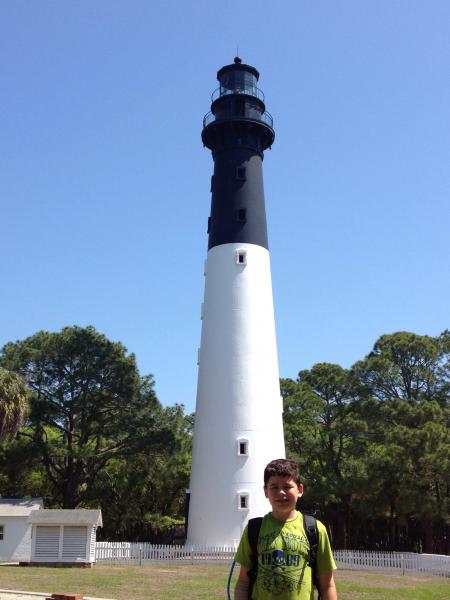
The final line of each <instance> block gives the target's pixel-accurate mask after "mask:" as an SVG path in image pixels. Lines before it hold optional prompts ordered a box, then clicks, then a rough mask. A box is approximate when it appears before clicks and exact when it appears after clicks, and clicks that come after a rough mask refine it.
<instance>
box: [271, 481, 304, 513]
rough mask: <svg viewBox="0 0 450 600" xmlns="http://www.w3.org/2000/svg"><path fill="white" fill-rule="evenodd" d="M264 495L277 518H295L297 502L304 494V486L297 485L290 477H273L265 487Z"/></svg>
mask: <svg viewBox="0 0 450 600" xmlns="http://www.w3.org/2000/svg"><path fill="white" fill-rule="evenodd" d="M264 493H265V495H266V498H268V500H269V502H270V504H271V506H272V514H273V516H274V517H275V518H281V519H286V518H293V517H294V516H295V512H296V511H295V506H296V504H297V500H298V498H299V497H300V496H301V495H302V494H303V485H302V484H301V483H300V484H297V483H295V481H294V480H293V479H292V478H291V477H289V476H283V475H272V477H270V478H269V481H268V482H267V483H266V485H265V486H264Z"/></svg>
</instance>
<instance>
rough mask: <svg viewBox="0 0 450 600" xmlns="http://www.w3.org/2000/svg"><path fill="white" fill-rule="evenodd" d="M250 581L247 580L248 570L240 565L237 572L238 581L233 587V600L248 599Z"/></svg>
mask: <svg viewBox="0 0 450 600" xmlns="http://www.w3.org/2000/svg"><path fill="white" fill-rule="evenodd" d="M249 583H250V580H249V578H248V569H247V567H244V566H243V565H241V569H240V571H239V579H238V580H237V582H236V585H235V587H234V600H247V599H248V586H249Z"/></svg>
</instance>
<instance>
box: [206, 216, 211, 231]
mask: <svg viewBox="0 0 450 600" xmlns="http://www.w3.org/2000/svg"><path fill="white" fill-rule="evenodd" d="M210 231H211V217H208V231H207V232H206V233H209V232H210Z"/></svg>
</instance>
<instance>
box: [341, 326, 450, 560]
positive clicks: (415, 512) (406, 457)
mask: <svg viewBox="0 0 450 600" xmlns="http://www.w3.org/2000/svg"><path fill="white" fill-rule="evenodd" d="M449 357H450V344H449V332H448V331H447V332H444V333H443V334H442V335H441V336H439V337H436V338H434V337H431V336H420V335H416V334H414V333H409V332H397V333H394V334H391V335H384V336H381V337H380V338H379V340H377V342H376V343H375V346H374V349H373V351H372V352H371V353H370V354H369V355H368V356H367V357H366V358H365V359H364V360H362V361H359V362H357V363H356V364H355V365H354V367H353V369H352V372H353V375H354V377H355V379H356V380H357V381H358V384H359V393H360V396H361V397H362V398H364V399H365V406H366V407H369V406H370V407H371V410H370V411H367V416H368V417H369V415H371V417H370V423H369V427H370V430H371V431H372V433H373V444H372V445H371V448H370V452H369V455H368V462H369V469H370V470H371V472H372V473H373V474H374V483H375V481H376V482H377V491H376V496H377V497H378V499H379V505H380V512H381V511H383V510H384V511H385V514H387V515H389V529H390V539H391V542H390V544H391V545H392V546H395V547H397V548H398V546H399V542H400V537H401V536H403V538H405V539H408V540H409V543H410V545H411V541H412V539H413V538H414V537H415V541H414V542H413V545H414V546H415V547H416V548H422V549H424V551H427V552H434V551H438V552H446V551H448V544H449V537H450V536H449V533H450V530H449V527H448V522H449V508H450V490H449V487H448V481H449V479H450V461H449V458H448V456H449V453H448V400H449V377H448V375H449Z"/></svg>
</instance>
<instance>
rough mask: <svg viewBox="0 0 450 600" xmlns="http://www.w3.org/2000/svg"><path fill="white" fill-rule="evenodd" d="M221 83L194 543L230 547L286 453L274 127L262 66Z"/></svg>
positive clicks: (209, 137)
mask: <svg viewBox="0 0 450 600" xmlns="http://www.w3.org/2000/svg"><path fill="white" fill-rule="evenodd" d="M217 79H218V81H219V87H218V88H217V89H216V90H215V91H214V92H213V94H212V104H211V112H209V113H208V114H207V115H206V116H205V118H204V119H203V131H202V140H203V144H204V146H206V147H207V148H209V149H210V150H211V152H212V157H213V160H214V173H213V176H212V177H211V192H212V199H211V213H210V216H209V218H208V254H207V258H206V263H205V295H204V302H203V304H202V311H201V313H202V333H201V344H200V349H199V353H198V367H199V369H198V383H197V403H196V416H195V428H194V447H193V457H192V473H191V483H190V500H189V510H188V531H187V543H188V544H206V545H232V544H235V543H237V542H238V541H239V538H240V536H241V533H242V530H243V528H244V526H245V524H246V522H247V519H248V518H251V517H254V516H257V515H262V514H264V513H266V512H267V510H268V503H267V500H266V498H265V497H264V493H263V490H262V483H261V482H262V477H263V471H264V467H265V466H266V464H267V463H268V462H269V461H270V460H272V459H274V458H282V457H284V455H285V449H284V437H283V423H282V400H281V397H280V385H279V373H278V359H277V348H276V337H275V320H274V311H273V299H272V282H271V275H270V258H269V250H268V241H267V225H266V212H265V205H264V189H263V175H262V161H263V158H264V151H265V150H266V149H267V148H270V147H271V146H272V143H273V141H274V138H275V132H274V130H273V120H272V117H271V115H270V114H269V113H268V112H267V111H266V107H265V103H264V94H263V93H262V91H261V90H260V89H259V88H258V87H257V82H258V79H259V73H258V71H257V70H256V69H255V68H254V67H252V66H250V65H246V64H243V63H242V60H241V58H239V57H238V56H236V58H235V59H234V62H233V63H232V64H230V65H226V66H224V67H222V68H221V69H220V70H219V71H218V73H217Z"/></svg>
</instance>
